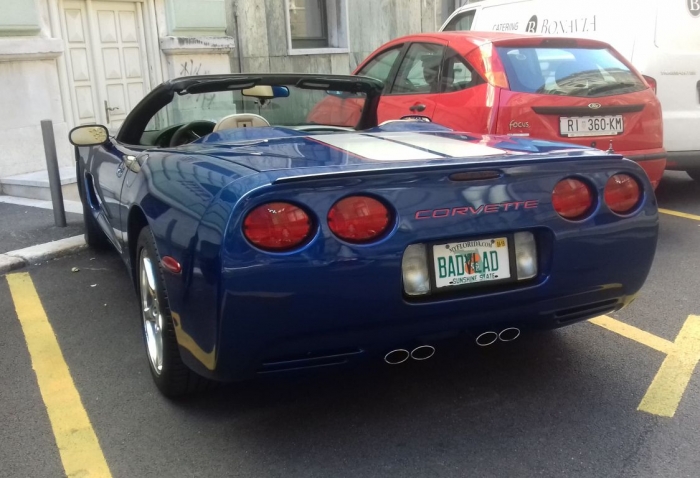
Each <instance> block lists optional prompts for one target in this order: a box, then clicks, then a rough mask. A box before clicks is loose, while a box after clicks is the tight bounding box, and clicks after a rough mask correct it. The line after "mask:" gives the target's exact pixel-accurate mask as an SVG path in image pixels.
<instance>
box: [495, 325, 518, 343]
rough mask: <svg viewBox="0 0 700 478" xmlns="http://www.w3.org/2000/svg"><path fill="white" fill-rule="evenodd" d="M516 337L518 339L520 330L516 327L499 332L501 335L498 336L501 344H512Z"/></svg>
mask: <svg viewBox="0 0 700 478" xmlns="http://www.w3.org/2000/svg"><path fill="white" fill-rule="evenodd" d="M518 337H520V329H518V328H516V327H508V328H507V329H503V330H501V333H500V334H498V338H499V339H500V340H501V342H512V341H513V340H515V339H517V338H518Z"/></svg>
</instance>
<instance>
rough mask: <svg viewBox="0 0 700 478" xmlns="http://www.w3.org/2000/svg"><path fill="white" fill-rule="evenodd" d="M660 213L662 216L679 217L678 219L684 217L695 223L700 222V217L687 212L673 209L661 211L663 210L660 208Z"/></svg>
mask: <svg viewBox="0 0 700 478" xmlns="http://www.w3.org/2000/svg"><path fill="white" fill-rule="evenodd" d="M659 212H660V213H662V214H668V215H669V216H678V217H684V218H686V219H692V220H694V221H700V216H696V215H695V214H688V213H687V212H680V211H672V210H671V209H661V208H659Z"/></svg>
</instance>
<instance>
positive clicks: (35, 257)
mask: <svg viewBox="0 0 700 478" xmlns="http://www.w3.org/2000/svg"><path fill="white" fill-rule="evenodd" d="M86 248H87V244H86V243H85V238H84V237H83V236H82V235H80V236H73V237H68V238H66V239H60V240H58V241H53V242H47V243H46V244H39V245H37V246H31V247H26V248H24V249H18V250H16V251H10V252H6V253H4V254H0V274H5V273H7V272H10V271H13V270H16V269H20V268H22V267H24V266H26V265H29V264H31V263H35V262H41V261H48V260H50V259H55V258H57V257H61V256H66V255H69V254H73V253H76V252H79V251H82V250H83V249H86Z"/></svg>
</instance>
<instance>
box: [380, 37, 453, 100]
mask: <svg viewBox="0 0 700 478" xmlns="http://www.w3.org/2000/svg"><path fill="white" fill-rule="evenodd" d="M444 50H445V47H443V46H442V45H436V44H433V43H414V44H412V45H411V46H410V47H409V49H408V51H407V52H406V56H405V57H404V59H403V61H402V62H401V66H400V67H399V72H398V73H397V74H396V81H394V86H393V88H392V89H391V93H392V94H409V93H413V94H415V93H437V92H438V89H439V84H438V79H439V75H440V63H441V62H442V54H443V52H444Z"/></svg>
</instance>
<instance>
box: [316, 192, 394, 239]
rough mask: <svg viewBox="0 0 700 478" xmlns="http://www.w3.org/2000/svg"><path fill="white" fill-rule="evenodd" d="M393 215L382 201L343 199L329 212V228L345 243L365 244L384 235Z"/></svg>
mask: <svg viewBox="0 0 700 478" xmlns="http://www.w3.org/2000/svg"><path fill="white" fill-rule="evenodd" d="M390 220H391V213H390V212H389V210H388V209H387V207H386V206H385V205H384V204H382V203H381V202H380V201H378V200H376V199H374V198H371V197H368V196H350V197H346V198H345V199H341V200H340V201H338V202H337V203H335V204H334V205H333V207H332V208H331V210H330V211H329V212H328V227H330V229H331V231H333V234H335V235H336V236H338V237H339V238H341V239H343V240H344V241H348V242H354V243H363V242H370V241H372V240H373V239H376V238H378V237H380V236H381V235H382V234H384V233H385V232H386V230H387V228H388V227H389V222H390Z"/></svg>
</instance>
